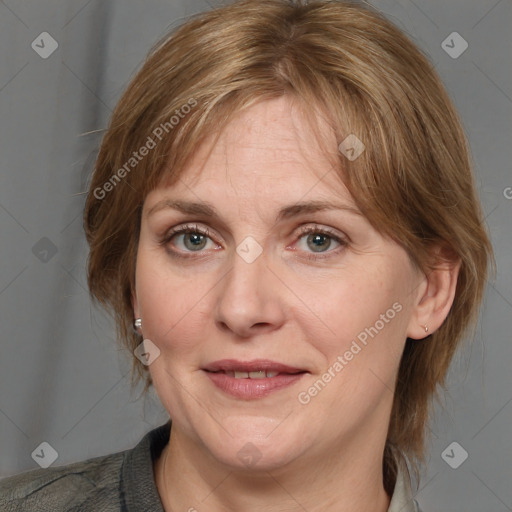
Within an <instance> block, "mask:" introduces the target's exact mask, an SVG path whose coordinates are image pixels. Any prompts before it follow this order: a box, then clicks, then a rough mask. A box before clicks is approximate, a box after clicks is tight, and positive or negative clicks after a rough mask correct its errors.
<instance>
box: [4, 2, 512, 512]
mask: <svg viewBox="0 0 512 512" xmlns="http://www.w3.org/2000/svg"><path fill="white" fill-rule="evenodd" d="M212 2H213V0H210V2H206V0H205V1H203V0H174V1H164V0H149V1H143V0H124V1H121V0H116V1H108V2H107V1H100V0H68V1H64V0H30V1H29V0H5V1H1V2H0V64H1V65H0V234H1V238H0V240H1V242H0V248H1V252H0V255H1V260H0V261H1V264H0V326H1V329H0V336H1V338H0V339H1V345H0V348H1V351H0V477H2V476H7V475H10V474H14V473H17V472H20V471H22V470H26V469H30V468H36V467H38V466H37V464H36V463H35V462H34V460H33V459H32V457H31V453H32V452H33V451H34V450H35V449H36V447H38V445H39V444H40V443H41V442H43V441H46V442H48V443H50V445H51V446H52V447H53V448H54V449H55V450H56V451H57V452H58V459H57V460H56V462H55V463H54V464H55V465H60V464H66V463H70V462H74V461H77V460H83V459H86V458H89V457H93V456H96V455H102V454H106V453H112V452H114V451H118V450H122V449H126V448H130V447H132V446H134V445H135V444H136V443H137V441H138V440H139V439H140V438H141V436H142V435H143V434H144V433H145V432H147V431H148V430H150V429H151V428H152V427H154V426H157V425H159V424H161V423H162V422H164V421H165V420H166V418H167V415H166V413H165V411H163V410H162V407H161V406H160V405H159V402H158V400H157V398H156V397H155V395H154V393H151V394H150V395H149V396H148V397H146V398H139V399H138V395H139V393H138V392H135V393H134V394H130V387H129V370H130V365H129V357H130V354H126V353H125V352H123V351H122V350H121V349H120V348H119V346H118V345H117V344H116V343H115V341H114V333H113V325H112V322H111V321H110V320H109V319H108V318H107V317H106V315H105V314H104V313H102V312H101V311H97V310H95V309H93V308H92V307H91V305H90V301H89V298H88V293H87V288H86V281H85V261H86V256H87V245H86V243H85V240H84V235H83V230H82V219H81V214H82V208H83V205H84V198H85V195H84V192H85V190H86V186H87V182H88V179H89V177H90V171H91V168H92V163H93V160H94V154H95V151H96V150H97V148H98V143H99V141H100V138H101V130H102V129H104V128H105V127H106V124H107V121H108V117H109V114H110V112H111V109H112V108H113V106H114V105H115V103H116V101H117V99H118V98H119V96H120V93H121V92H122V90H123V89H124V87H125V86H126V85H127V83H128V81H129V79H130V78H131V77H132V76H133V74H134V72H135V70H136V69H137V68H138V67H139V66H140V64H141V62H142V60H143V59H144V56H145V55H146V53H147V51H148V50H149V48H150V47H151V46H152V45H153V44H154V43H155V42H156V41H157V40H158V39H159V38H160V37H161V36H163V35H164V34H165V33H166V32H167V31H168V30H169V29H170V28H171V27H174V26H176V25H177V24H179V23H180V22H181V21H183V19H184V18H186V17H187V16H188V15H189V14H191V13H193V12H197V11H201V10H206V9H209V8H210V5H212ZM373 3H374V4H375V5H376V6H377V7H378V8H379V9H381V10H382V11H384V12H385V13H386V14H387V15H388V16H389V17H390V18H391V19H392V20H394V21H395V23H397V24H398V25H399V26H400V27H401V28H402V29H404V30H405V31H406V32H408V33H409V34H410V35H411V36H412V37H413V39H414V40H415V41H416V42H417V44H418V45H419V46H420V47H421V48H423V50H424V51H425V52H426V53H427V54H428V55H429V56H430V58H431V59H432V61H433V62H434V63H435V65H436V68H437V69H438V71H439V73H440V74H441V77H442V79H443V81H444V83H445V85H446V87H447V89H448V91H449V93H450V94H451V96H452V98H453V100H454V102H455V104H456V106H457V107H458V109H459V111H460V113H461V116H462V119H463V123H464V126H465V129H466V131H467V133H468V136H469V139H470V143H471V147H472V151H473V157H474V161H475V171H476V179H477V183H478V188H479V193H480V197H481V199H482V203H483V207H484V211H485V216H486V222H487V224H488V227H489V231H490V234H491V237H492V240H493V244H494V247H495V251H496V259H497V263H498V274H497V279H496V281H495V282H489V283H488V286H487V292H486V298H485V302H484V307H483V310H482V314H481V319H480V322H479V325H478V329H477V332H476V335H475V337H474V339H473V341H472V342H471V343H469V342H468V344H467V349H466V351H465V352H463V353H459V355H458V356H457V358H456V360H455V361H454V365H453V367H452V370H451V372H450V377H449V381H448V385H449V392H448V393H447V395H446V398H445V399H444V400H443V405H442V406H438V407H437V408H436V414H435V417H434V418H433V422H432V437H431V442H430V447H429V463H428V467H427V468H426V469H425V472H424V474H423V477H422V480H421V483H420V488H419V491H418V492H417V494H416V499H417V500H418V501H419V502H420V504H421V505H422V506H423V507H424V509H425V510H426V511H427V512H429V511H430V512H435V511H443V512H450V511H454V512H455V511H464V512H483V511H485V512H502V511H503V512H504V511H507V510H512V486H511V485H510V483H511V482H512V462H511V461H512V442H511V441H512V429H511V425H512V422H511V420H512V403H511V402H512V386H511V384H512V378H511V372H510V365H511V362H512V344H511V343H510V341H511V334H510V333H511V327H512V323H511V320H510V319H511V317H512V271H511V267H512V265H511V262H510V260H511V254H512V251H511V245H512V244H511V240H512V237H511V231H512V228H511V226H512V222H511V220H512V189H511V188H508V187H512V173H511V170H510V162H511V161H512V149H511V148H512V144H511V143H512V140H511V133H512V76H511V75H512V73H511V68H512V66H511V55H512V51H511V50H512V48H511V46H512V36H511V33H512V31H511V30H510V28H511V26H512V3H511V1H510V0H500V1H497V0H471V1H469V0H450V1H449V2H446V1H441V0H432V1H430V0H429V1H422V0H415V1H414V2H412V1H410V0H398V1H394V0H385V1H384V0H382V1H380V0H379V1H375V2H373ZM44 31H46V32H49V33H50V34H51V36H52V37H53V38H54V39H55V40H56V41H57V42H58V45H59V46H58V48H57V50H56V51H55V52H54V53H53V54H52V55H51V56H50V57H49V58H47V59H43V58H41V57H40V56H39V55H38V54H37V53H36V52H35V51H34V50H33V49H32V48H31V43H32V41H34V40H35V39H36V38H37V36H39V34H41V33H42V32H44ZM454 31H456V32H458V33H459V34H460V35H461V36H462V37H463V38H464V39H465V40H466V41H467V42H468V45H469V47H468V49H467V50H466V51H465V52H464V53H463V54H462V55H461V56H460V57H458V58H457V59H453V58H451V57H450V56H449V55H448V54H447V53H446V52H445V50H444V49H443V48H442V46H441V43H442V41H444V40H445V39H446V38H447V36H448V35H449V34H451V33H452V32H454ZM41 239H43V240H41ZM45 251H46V252H45ZM139 391H140V390H139ZM453 441H456V442H458V443H459V444H460V445H461V446H462V447H463V448H464V449H465V450H466V451H467V452H468V455H469V456H468V459H467V460H466V461H465V462H464V463H463V464H462V465H461V466H460V467H459V468H457V469H452V468H451V467H450V466H448V464H447V463H446V462H445V461H444V460H443V458H442V457H441V453H442V452H443V450H444V449H445V448H446V447H447V446H448V445H449V444H450V443H452V442H453ZM457 456H458V455H457Z"/></svg>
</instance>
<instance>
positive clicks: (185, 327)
mask: <svg viewBox="0 0 512 512" xmlns="http://www.w3.org/2000/svg"><path fill="white" fill-rule="evenodd" d="M162 260H165V256H164V257H162V255H160V254H158V255H157V254H152V253H151V252H150V251H144V250H142V251H141V252H140V253H139V257H138V260H137V273H136V275H137V283H136V286H137V299H138V302H139V310H140V314H141V317H142V318H143V326H144V328H143V333H144V336H145V337H147V338H149V339H151V341H153V342H154V343H155V344H156V345H157V346H158V347H159V348H160V350H164V351H165V352H173V353H174V352H177V351H180V352H187V351H188V350H190V351H192V350H193V348H194V345H195V344H197V342H198V340H201V339H203V338H204V336H203V334H204V322H205V321H206V319H207V318H208V317H209V315H208V312H207V311H205V300H204V297H205V294H207V292H208V290H209V289H210V288H211V286H209V281H208V279H207V276H206V275H204V276H196V277H195V278H191V276H190V275H187V276H184V275H180V274H179V273H176V272H172V271H171V266H170V265H169V264H166V262H165V261H162Z"/></svg>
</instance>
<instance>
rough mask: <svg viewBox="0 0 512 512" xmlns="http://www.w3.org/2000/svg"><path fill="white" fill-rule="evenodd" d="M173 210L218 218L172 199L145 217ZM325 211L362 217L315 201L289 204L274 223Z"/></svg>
mask: <svg viewBox="0 0 512 512" xmlns="http://www.w3.org/2000/svg"><path fill="white" fill-rule="evenodd" d="M164 209H173V210H177V211H179V212H181V213H184V214H188V215H203V216H205V217H219V215H218V214H217V211H216V209H215V207H214V206H213V205H212V204H210V203H207V202H203V201H202V202H193V201H182V200H173V199H163V200H161V201H159V202H158V203H156V204H155V205H154V206H152V207H151V208H150V210H149V211H148V213H147V216H148V217H149V216H150V215H153V214H154V213H156V212H158V211H160V210H164ZM326 210H344V211H347V212H349V213H352V214H354V215H359V216H363V214H362V213H361V212H360V211H359V210H358V209H357V208H356V207H354V206H350V205H346V204H343V203H333V202H331V201H324V200H317V201H307V202H299V203H294V204H290V205H288V206H284V207H282V208H281V209H280V210H279V212H278V213H277V216H276V222H279V221H282V220H285V219H290V218H293V217H297V216H299V215H304V214H311V213H315V212H319V211H326Z"/></svg>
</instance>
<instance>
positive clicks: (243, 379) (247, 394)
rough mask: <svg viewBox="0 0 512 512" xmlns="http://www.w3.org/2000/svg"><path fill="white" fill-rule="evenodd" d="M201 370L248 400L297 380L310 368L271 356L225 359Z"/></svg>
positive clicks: (230, 390) (227, 389)
mask: <svg viewBox="0 0 512 512" xmlns="http://www.w3.org/2000/svg"><path fill="white" fill-rule="evenodd" d="M202 370H203V371H204V372H205V373H206V374H207V376H208V377H209V378H210V381H211V382H212V383H213V384H214V385H215V386H216V387H217V388H218V389H220V390H222V391H223V392H225V393H227V394H229V395H231V396H234V397H235V398H241V399H245V400H250V399H256V398H263V397H265V396H267V395H269V394H270V393H272V392H274V391H278V390H280V389H283V388H286V387H288V386H290V385H292V384H293V383H295V382H297V381H298V380H299V379H301V377H302V376H303V375H305V374H307V373H309V372H308V371H307V370H304V369H301V368H297V367H293V366H289V365H285V364H282V363H277V362H275V361H270V360H268V359H258V360H253V361H247V362H242V361H237V360H234V359H223V360H221V361H216V362H214V363H211V364H209V365H207V366H205V367H204V368H202Z"/></svg>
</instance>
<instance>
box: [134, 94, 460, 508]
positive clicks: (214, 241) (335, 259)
mask: <svg viewBox="0 0 512 512" xmlns="http://www.w3.org/2000/svg"><path fill="white" fill-rule="evenodd" d="M322 130H323V133H322V136H323V137H324V140H326V141H328V142H329V144H331V147H332V148H333V152H334V151H336V148H337V143H336V140H335V138H334V136H333V134H332V133H330V132H329V130H328V128H327V127H326V126H323V128H322ZM331 167H332V166H331V164H330V163H329V161H328V159H327V158H326V156H325V154H323V153H322V152H321V151H320V148H319V147H318V145H317V143H316V138H315V136H314V134H313V133H312V131H311V128H310V127H309V125H308V123H307V122H306V120H305V119H304V118H303V117H302V116H301V115H300V112H299V111H298V110H297V109H296V108H295V107H294V106H293V103H291V102H290V100H288V99H287V98H286V97H282V98H280V99H277V100H271V101H264V102H260V103H258V104H256V105H254V106H252V107H250V108H249V109H248V110H246V111H244V112H243V113H241V114H239V115H238V117H236V118H235V119H234V120H232V121H231V123H230V124H229V125H228V126H227V128H226V129H225V130H224V131H223V132H222V134H221V137H220V139H219V140H218V141H217V143H216V144H215V145H213V146H212V147H209V146H208V145H203V146H202V147H200V148H198V151H197V153H196V154H195V155H194V158H193V159H192V161H191V162H189V164H188V166H187V168H186V169H185V171H184V173H183V175H182V176H181V178H180V180H178V182H177V183H175V184H174V185H173V186H171V187H168V186H166V185H165V184H163V183H162V185H161V186H160V187H158V188H157V189H155V190H153V191H152V192H151V193H149V194H148V196H147V197H146V199H145V202H144V208H143V214H142V223H141V232H140V240H139V246H138V255H137V266H136V289H135V290H134V292H133V306H134V314H135V317H141V318H142V322H143V323H142V328H141V334H142V335H143V336H144V338H147V339H150V340H151V341H152V342H153V343H154V344H155V345H156V346H157V347H158V348H159V349H160V356H159V357H158V358H157V359H156V360H155V361H154V362H153V363H152V364H151V365H150V366H149V371H150V372H151V375H152V378H153V382H154V385H155V389H156V391H157V393H158V395H159V398H160V400H161V401H162V404H163V405H164V407H165V408H166V410H167V411H168V412H169V415H170V417H171V418H172V420H173V427H172V431H171V438H170V442H169V445H168V446H167V447H166V449H165V450H164V452H163V455H162V456H161V457H160V459H159V460H158V462H157V464H156V465H155V475H156V482H157V487H158V489H159V492H160V495H161V498H162V502H163V504H164V507H165V509H166V510H174V511H177V510H189V509H190V508H192V507H193V508H195V509H196V510H197V511H198V512H201V511H202V510H209V511H214V512H215V511H221V510H222V511H223V510H244V511H253V510H254V511H256V510H266V511H273V510H290V511H295V510H297V511H299V510H304V509H306V510H308V511H310V512H313V511H320V510H322V511H330V510H333V511H334V510H336V511H337V512H343V511H349V510H350V511H352V512H354V511H367V510H372V511H376V512H379V511H385V510H387V508H388V506H389V497H388V496H387V495H386V493H385V491H384V487H383V483H382V454H383V450H384V445H385V441H386V433H387V426H388V423H389V416H390V412H391V406H392V401H393V391H394V382H395V378H396V374H397V370H398V366H399V362H400V357H401V354H402V351H403V348H404V344H405V341H406V337H408V336H409V337H411V338H416V339H421V338H424V337H425V336H427V334H426V333H425V330H424V325H425V324H427V325H428V326H429V334H430V333H431V332H433V331H434V330H435V329H436V328H437V327H438V326H439V325H440V324H441V323H442V321H443V320H444V318H445V316H446V314H447V313H448V310H449V308H450V306H451V302H452V299H453V293H454V289H455V283H456V276H457V269H456V267H453V266H452V267H446V268H440V269H439V270H438V271H435V272H432V273H430V274H429V275H428V277H426V276H425V275H424V274H423V273H422V272H421V271H419V270H418V269H416V268H415V267H414V266H413V264H412V263H411V262H410V260H409V257H408V255H407V254H406V252H405V251H404V250H403V248H401V247H400V246H399V245H397V244H396V243H395V242H393V241H391V240H389V239H387V238H384V237H383V236H382V235H381V234H380V233H378V232H377V231H376V230H375V229H374V228H373V227H372V226H371V225H370V224H369V223H368V221H367V220H366V219H365V218H364V217H363V216H362V215H360V214H359V213H357V208H356V206H355V204H354V202H353V200H352V198H351V196H350V195H349V193H348V191H347V189H346V188H345V186H344V185H343V183H342V182H341V180H340V178H339V176H338V174H337V173H336V172H335V171H334V170H333V169H332V168H331ZM164 199H171V200H178V199H179V200H183V201H184V200H187V201H194V202H208V203H209V204H210V205H212V206H213V207H214V208H215V209H216V211H217V215H216V216H215V217H212V216H204V215H198V214H184V213H181V212H178V211H176V210H174V209H172V208H161V209H159V210H158V211H153V212H152V213H151V214H149V213H150V210H151V209H152V208H153V207H154V206H155V205H157V203H159V202H160V201H162V200H164ZM314 200H323V201H325V200H328V201H332V202H336V203H339V204H343V205H344V206H345V207H347V208H351V209H354V210H355V211H352V210H349V209H341V210H325V211H318V212H313V213H304V214H299V215H295V216H291V217H289V218H286V219H282V220H279V221H276V215H277V212H278V210H279V209H280V208H282V207H284V206H287V205H290V204H293V203H297V202H308V201H314ZM183 225H188V226H189V227H191V228H192V231H194V230H197V228H199V230H206V229H208V236H207V237H205V236H203V237H202V238H201V237H199V241H200V243H199V244H198V245H199V249H197V248H196V246H194V245H193V244H192V243H191V239H194V240H196V241H197V240H198V238H197V235H194V234H190V233H189V234H188V235H187V234H176V235H174V236H173V237H172V236H171V237H169V236H167V237H166V235H168V234H169V230H170V229H171V228H174V227H180V226H183ZM196 226H197V228H196ZM301 226H302V227H312V228H313V230H312V233H310V234H302V233H301V232H300V228H301ZM326 228H327V229H329V230H330V231H332V233H333V234H332V235H325V236H324V237H322V236H320V238H318V235H319V232H318V230H320V233H321V230H323V229H326ZM196 232H197V231H196ZM199 234H200V233H199ZM315 234H316V239H315ZM194 236H195V238H194ZM248 236H250V237H252V238H253V239H254V240H256V241H257V242H258V244H259V245H260V246H261V248H262V253H261V254H260V255H259V256H258V257H257V258H256V259H255V260H254V261H253V262H252V263H248V262H247V261H245V260H244V259H243V258H242V257H241V256H240V255H239V254H238V253H237V251H236V248H237V246H238V245H239V244H240V243H241V242H242V241H244V239H245V238H246V237H248ZM308 237H309V238H308ZM336 237H337V238H338V239H339V241H336ZM162 240H164V242H163V243H161V242H162ZM315 240H316V241H315ZM194 248H195V250H194ZM177 254H181V255H183V256H185V257H181V258H180V257H179V256H176V255H177ZM187 256H188V258H187ZM315 257H317V259H311V258H315ZM393 304H395V313H396V314H395V315H393V318H392V319H390V318H389V316H391V315H390V314H387V315H386V312H387V311H388V310H390V309H393ZM397 304H398V305H399V307H398V306H397ZM396 309H400V311H399V312H397V311H396ZM381 315H385V320H388V321H386V322H384V321H383V320H382V316H381ZM379 319H381V322H384V327H382V328H380V329H377V330H378V334H377V335H374V336H373V337H368V342H367V344H366V345H362V344H361V343H359V345H360V346H361V350H360V351H359V352H358V353H357V354H355V355H354V356H353V357H352V358H351V360H350V361H347V358H345V357H344V354H345V353H346V351H347V350H349V349H350V347H351V344H352V342H353V341H354V340H356V339H357V336H358V335H359V334H360V333H361V332H363V331H364V330H365V329H367V328H369V327H371V326H376V325H378V326H379V327H380V325H381V323H379V324H376V322H377V321H378V320H379ZM421 342H422V341H418V343H421ZM423 342H425V343H427V342H428V340H425V341H423ZM356 350H357V349H356ZM338 356H342V357H343V358H344V361H345V362H346V364H344V365H343V368H342V370H338V371H335V370H333V369H332V368H333V364H334V363H335V361H337V360H338V361H339V359H337V358H338ZM225 358H230V359H238V360H241V361H250V360H253V359H270V360H273V361H277V362H280V363H284V364H287V365H289V366H293V367H297V368H300V369H303V370H306V371H307V372H308V373H306V374H304V375H303V376H302V377H301V379H300V380H299V381H298V382H296V383H294V384H292V385H291V386H289V387H287V388H285V389H282V390H279V391H277V392H274V393H272V394H270V395H269V396H267V397H264V398H260V399H256V400H243V399H238V398H234V397H232V396H230V395H227V394H225V393H224V392H223V391H220V390H219V389H217V388H216V387H215V386H214V385H213V384H212V383H211V382H210V379H209V378H208V377H207V375H206V374H205V372H204V371H203V370H201V368H203V367H204V365H206V364H208V363H211V362H213V361H216V360H219V359H225ZM329 368H331V372H330V374H331V379H330V382H328V383H327V384H326V385H325V386H324V387H323V388H322V389H321V391H320V392H318V393H316V394H315V395H314V396H311V395H308V396H309V397H310V400H309V401H308V402H307V403H303V402H304V399H303V402H302V403H301V401H300V400H299V398H298V397H299V393H301V392H302V393H303V395H302V397H304V392H307V391H308V389H309V388H310V387H311V386H312V385H313V384H314V383H315V382H316V381H318V379H321V378H322V375H324V374H325V373H326V372H328V371H329ZM338 368H339V366H338ZM333 373H334V376H333ZM247 443H252V445H254V447H256V448H251V449H253V450H254V453H257V457H258V460H257V461H256V462H255V463H250V464H248V463H247V461H246V460H243V459H242V458H241V457H239V455H238V454H239V451H240V450H241V449H242V448H243V447H244V446H246V444H247ZM203 500H204V501H203ZM302 507H303V508H302Z"/></svg>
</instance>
